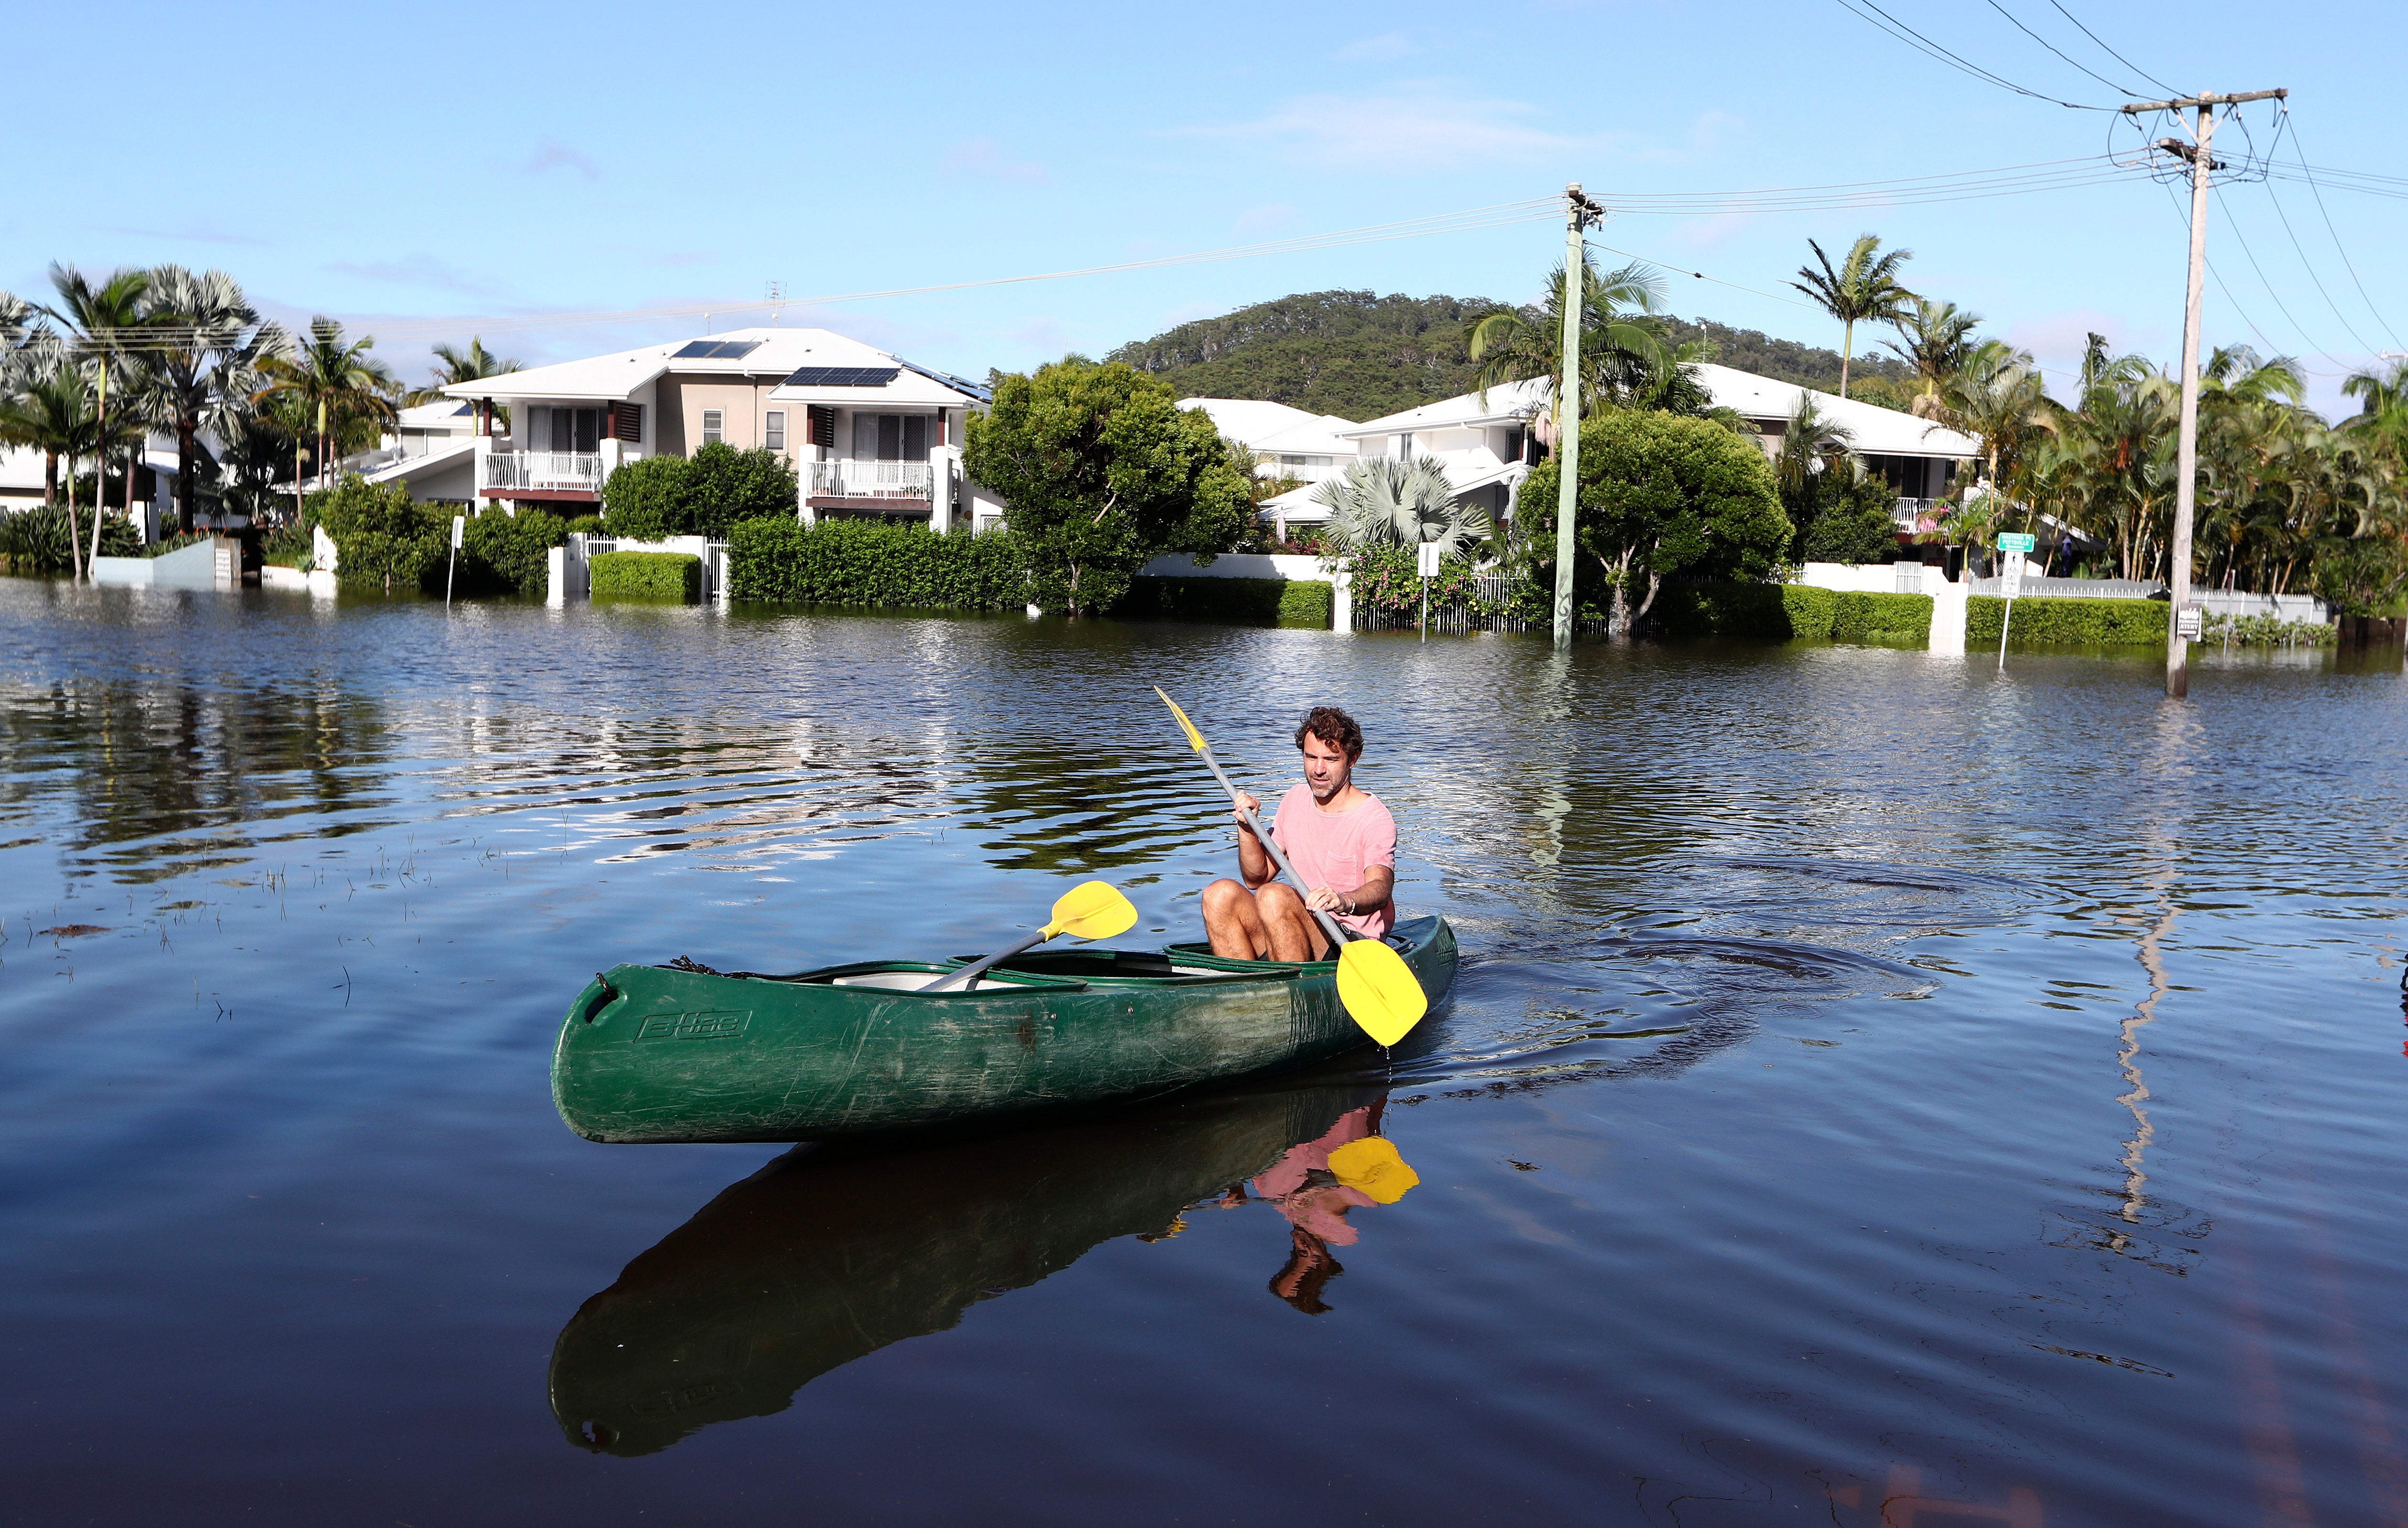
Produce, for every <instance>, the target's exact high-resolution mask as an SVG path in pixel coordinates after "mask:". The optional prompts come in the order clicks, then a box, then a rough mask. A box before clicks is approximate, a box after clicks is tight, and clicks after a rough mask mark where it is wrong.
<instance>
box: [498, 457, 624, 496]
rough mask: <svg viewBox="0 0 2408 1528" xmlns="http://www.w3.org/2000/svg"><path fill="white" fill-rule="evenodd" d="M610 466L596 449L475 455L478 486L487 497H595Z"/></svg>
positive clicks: (598, 493) (607, 474)
mask: <svg viewBox="0 0 2408 1528" xmlns="http://www.w3.org/2000/svg"><path fill="white" fill-rule="evenodd" d="M608 476H609V468H608V467H607V465H606V464H605V461H604V458H603V456H602V455H601V453H599V452H598V451H492V452H489V453H487V454H485V455H482V456H480V457H478V458H477V489H478V492H479V493H480V494H482V495H484V496H485V497H488V498H502V499H506V498H509V497H510V496H512V495H513V494H529V495H533V494H575V495H579V496H582V497H588V498H598V497H600V496H601V493H602V479H603V478H606V477H608Z"/></svg>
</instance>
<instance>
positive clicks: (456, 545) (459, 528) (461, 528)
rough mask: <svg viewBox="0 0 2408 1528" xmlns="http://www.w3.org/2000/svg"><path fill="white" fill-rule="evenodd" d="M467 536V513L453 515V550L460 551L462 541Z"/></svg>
mask: <svg viewBox="0 0 2408 1528" xmlns="http://www.w3.org/2000/svg"><path fill="white" fill-rule="evenodd" d="M467 536H468V517H467V516H466V515H453V516H452V550H453V551H458V550H460V546H461V543H463V542H464V541H466V539H467Z"/></svg>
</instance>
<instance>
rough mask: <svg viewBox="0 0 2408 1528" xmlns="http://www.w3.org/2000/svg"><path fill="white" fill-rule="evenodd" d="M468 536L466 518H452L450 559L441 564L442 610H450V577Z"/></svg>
mask: <svg viewBox="0 0 2408 1528" xmlns="http://www.w3.org/2000/svg"><path fill="white" fill-rule="evenodd" d="M467 534H468V517H467V516H466V515H453V516H452V559H451V561H449V562H447V563H445V564H443V608H444V609H446V610H449V609H451V608H452V574H453V573H454V572H455V571H457V570H458V568H459V566H460V543H461V541H462V540H463V539H464V538H465V537H466V536H467Z"/></svg>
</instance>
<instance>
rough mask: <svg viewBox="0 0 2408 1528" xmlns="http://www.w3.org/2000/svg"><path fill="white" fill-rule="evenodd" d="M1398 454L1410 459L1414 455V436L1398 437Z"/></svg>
mask: <svg viewBox="0 0 2408 1528" xmlns="http://www.w3.org/2000/svg"><path fill="white" fill-rule="evenodd" d="M1397 454H1398V456H1404V457H1410V456H1412V454H1413V437H1412V436H1410V435H1401V436H1398V437H1397Z"/></svg>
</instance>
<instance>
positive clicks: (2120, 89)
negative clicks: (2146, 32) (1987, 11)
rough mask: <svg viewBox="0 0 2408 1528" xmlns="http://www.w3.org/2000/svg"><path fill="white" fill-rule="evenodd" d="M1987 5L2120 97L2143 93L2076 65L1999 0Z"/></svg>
mask: <svg viewBox="0 0 2408 1528" xmlns="http://www.w3.org/2000/svg"><path fill="white" fill-rule="evenodd" d="M1985 3H1986V4H1987V5H1988V6H1989V7H1990V8H1991V9H1992V10H1995V11H1997V12H1998V13H1999V14H2000V15H2001V16H2003V17H2005V18H2006V19H2007V20H2008V21H2011V22H2014V29H2015V30H2016V31H2018V32H2020V33H2022V34H2023V35H2024V36H2027V37H2029V38H2030V39H2031V40H2032V41H2034V42H2036V43H2038V44H2040V45H2041V46H2042V48H2045V49H2047V50H2049V51H2050V52H2052V53H2055V54H2056V55H2057V57H2059V58H2061V59H2064V60H2065V62H2066V63H2068V64H2073V66H2074V67H2075V68H2077V69H2080V70H2081V71H2082V72H2083V73H2084V74H2086V75H2088V76H2089V77H2090V78H2091V79H2096V80H2097V81H2099V83H2100V84H2102V85H2104V86H2106V87H2107V88H2108V89H2109V90H2111V91H2114V92H2115V93H2117V94H2119V95H2138V94H2140V92H2139V91H2136V90H2134V89H2132V88H2131V87H2130V86H2129V85H2118V84H2117V83H2115V81H2114V80H2112V79H2108V78H2107V77H2106V76H2105V75H2103V74H2100V72H2099V71H2098V70H2096V69H2093V68H2091V67H2090V66H2089V65H2087V64H2076V63H2074V61H2073V60H2072V59H2071V57H2068V56H2067V54H2066V52H2065V50H2062V49H2060V48H2058V47H2057V44H2055V43H2053V42H2051V41H2049V40H2048V39H2047V38H2046V37H2043V36H2041V35H2040V34H2039V33H2037V32H2034V31H2033V30H2032V29H2031V28H2030V27H2028V26H2026V25H2024V23H2023V22H2021V21H2016V20H2015V14H2014V12H2013V11H2011V10H2009V9H2008V8H2007V7H2004V6H2002V5H2000V4H1999V0H1985ZM2058 8H2059V9H2063V8H2064V7H2058ZM2074 24H2075V25H2077V26H2079V25H2080V24H2081V23H2080V22H2078V21H2077V22H2075V23H2074ZM2092 40H2093V41H2096V40H2097V39H2096V38H2093V39H2092ZM2134 72H2135V73H2138V72H2139V71H2137V70H2135V71H2134Z"/></svg>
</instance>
